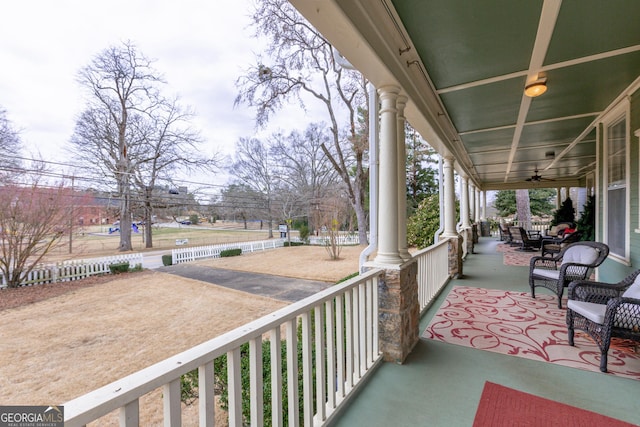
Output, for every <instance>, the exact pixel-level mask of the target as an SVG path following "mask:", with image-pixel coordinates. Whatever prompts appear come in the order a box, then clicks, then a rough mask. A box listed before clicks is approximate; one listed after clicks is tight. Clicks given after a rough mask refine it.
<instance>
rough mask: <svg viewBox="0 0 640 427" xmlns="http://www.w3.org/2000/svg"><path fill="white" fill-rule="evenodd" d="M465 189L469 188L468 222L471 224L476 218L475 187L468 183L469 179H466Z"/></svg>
mask: <svg viewBox="0 0 640 427" xmlns="http://www.w3.org/2000/svg"><path fill="white" fill-rule="evenodd" d="M467 188H469V220H470V221H471V223H472V224H473V223H474V222H475V218H476V211H477V209H478V208H477V207H476V186H475V185H473V184H472V183H469V178H467Z"/></svg>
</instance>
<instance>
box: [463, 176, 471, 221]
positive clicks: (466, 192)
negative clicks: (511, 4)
mask: <svg viewBox="0 0 640 427" xmlns="http://www.w3.org/2000/svg"><path fill="white" fill-rule="evenodd" d="M460 219H461V220H462V227H463V228H469V227H470V226H471V224H469V181H468V178H467V177H466V176H464V175H462V176H460Z"/></svg>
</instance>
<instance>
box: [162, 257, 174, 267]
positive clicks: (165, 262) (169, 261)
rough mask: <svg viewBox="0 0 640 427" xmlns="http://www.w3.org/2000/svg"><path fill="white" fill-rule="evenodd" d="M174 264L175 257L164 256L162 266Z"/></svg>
mask: <svg viewBox="0 0 640 427" xmlns="http://www.w3.org/2000/svg"><path fill="white" fill-rule="evenodd" d="M172 263H173V255H162V265H171V264H172Z"/></svg>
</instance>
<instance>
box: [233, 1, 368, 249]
mask: <svg viewBox="0 0 640 427" xmlns="http://www.w3.org/2000/svg"><path fill="white" fill-rule="evenodd" d="M253 25H254V27H255V28H256V35H257V36H262V37H266V38H267V39H268V40H269V48H268V49H267V52H266V54H267V56H268V57H269V58H270V60H271V61H272V63H271V64H266V63H263V62H260V63H259V64H257V65H255V66H254V67H252V68H251V69H249V70H248V72H247V73H246V74H245V75H244V76H241V77H240V78H239V79H238V86H239V88H240V94H239V95H238V97H237V98H236V104H239V103H247V104H248V105H251V106H254V107H256V109H257V117H256V121H257V124H258V125H259V126H263V125H265V124H266V123H267V122H268V120H269V117H270V115H271V114H273V113H274V112H275V111H276V110H277V109H279V108H280V107H282V105H284V103H285V102H288V101H290V100H297V101H298V102H299V104H300V105H301V107H302V108H304V107H305V105H304V102H303V100H302V96H301V94H307V95H309V96H310V97H311V98H312V99H315V100H317V101H319V102H320V103H321V104H322V105H323V106H324V108H325V110H326V113H327V118H328V121H329V123H330V130H331V135H332V141H331V143H330V144H329V143H325V144H323V145H322V147H324V148H323V149H324V152H325V155H326V156H327V157H328V158H329V160H330V162H331V164H332V165H333V167H334V168H335V170H336V171H337V173H338V174H339V176H340V178H341V179H342V181H343V182H344V184H345V189H346V192H347V195H348V197H349V200H350V202H351V204H352V206H353V209H354V211H355V212H356V217H357V220H358V229H359V238H360V244H362V245H366V242H367V217H366V213H365V208H364V199H365V191H366V188H367V171H366V168H365V166H364V164H365V161H366V150H367V147H368V143H367V141H368V135H367V133H366V130H367V129H368V128H367V127H366V126H363V127H361V126H359V123H358V112H359V110H358V109H359V108H360V107H362V106H366V105H367V91H366V90H365V86H366V82H365V80H364V78H363V77H362V75H361V74H360V73H358V72H356V71H352V70H348V69H343V68H342V67H341V66H340V65H339V64H338V63H337V62H336V60H335V56H334V51H333V48H332V46H331V45H330V44H329V42H328V41H327V40H326V39H325V38H324V37H322V35H321V34H320V33H319V32H318V31H316V30H315V29H314V28H313V27H312V26H311V25H310V24H309V23H308V22H307V21H306V20H305V19H304V18H303V17H302V16H301V15H300V14H299V13H298V12H297V11H296V10H295V9H294V8H293V6H291V4H290V3H289V2H288V1H286V0H263V1H260V2H258V3H257V4H256V10H255V13H254V14H253ZM330 145H331V149H329V146H330Z"/></svg>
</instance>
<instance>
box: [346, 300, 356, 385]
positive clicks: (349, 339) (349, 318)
mask: <svg viewBox="0 0 640 427" xmlns="http://www.w3.org/2000/svg"><path fill="white" fill-rule="evenodd" d="M351 296H352V292H351V290H348V291H347V292H345V294H344V297H345V328H344V329H345V332H346V340H345V341H346V343H345V346H346V350H347V351H346V357H345V359H346V362H347V371H346V377H347V378H346V380H347V382H346V384H345V393H347V394H348V393H349V392H350V391H351V389H352V388H353V371H354V366H353V363H354V359H355V357H354V355H353V298H352V297H351Z"/></svg>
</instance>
